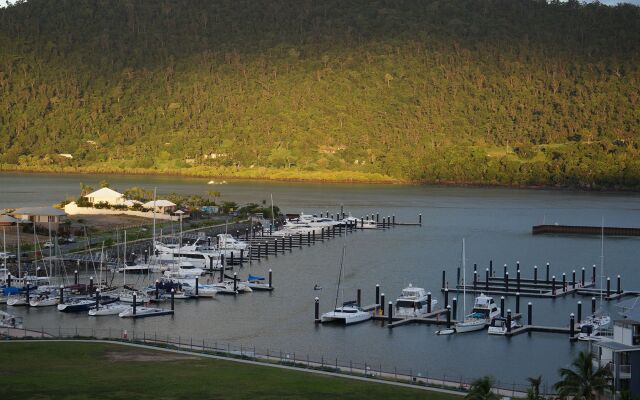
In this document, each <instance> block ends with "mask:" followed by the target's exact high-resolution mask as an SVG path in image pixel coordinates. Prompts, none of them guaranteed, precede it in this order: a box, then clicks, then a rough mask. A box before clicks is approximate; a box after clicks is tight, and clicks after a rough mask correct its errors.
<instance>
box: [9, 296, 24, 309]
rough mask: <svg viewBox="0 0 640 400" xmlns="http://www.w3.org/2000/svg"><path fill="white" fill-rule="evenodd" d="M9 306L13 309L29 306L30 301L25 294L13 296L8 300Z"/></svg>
mask: <svg viewBox="0 0 640 400" xmlns="http://www.w3.org/2000/svg"><path fill="white" fill-rule="evenodd" d="M7 305H8V306H12V307H18V306H28V305H29V301H28V300H27V297H26V295H24V294H19V295H11V296H9V297H8V298H7Z"/></svg>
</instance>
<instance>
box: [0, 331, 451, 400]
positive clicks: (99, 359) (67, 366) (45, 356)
mask: <svg viewBox="0 0 640 400" xmlns="http://www.w3.org/2000/svg"><path fill="white" fill-rule="evenodd" d="M0 355H1V358H0V399H6V400H8V399H155V400H158V399H190V400H191V399H248V398H251V399H338V398H339V399H378V398H380V399H430V400H449V399H451V400H453V399H460V397H457V396H452V395H447V394H442V393H437V392H426V391H423V390H418V389H409V388H403V387H396V386H391V385H384V384H375V383H368V382H360V381H356V380H350V379H341V378H335V377H330V376H323V375H318V374H311V373H305V372H295V371H287V370H282V369H278V368H271V367H262V366H254V365H247V364H240V363H235V362H230V361H221V360H211V359H203V358H196V357H188V356H183V355H175V354H171V353H165V352H160V351H152V350H140V349H134V348H131V347H125V346H119V345H109V344H103V343H46V342H42V343H5V344H2V343H0Z"/></svg>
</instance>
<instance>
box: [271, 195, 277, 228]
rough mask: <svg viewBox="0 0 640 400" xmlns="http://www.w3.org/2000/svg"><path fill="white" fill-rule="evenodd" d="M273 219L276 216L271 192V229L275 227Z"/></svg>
mask: <svg viewBox="0 0 640 400" xmlns="http://www.w3.org/2000/svg"><path fill="white" fill-rule="evenodd" d="M275 219H276V216H275V214H274V213H273V193H271V226H272V227H273V229H275V227H276V224H275Z"/></svg>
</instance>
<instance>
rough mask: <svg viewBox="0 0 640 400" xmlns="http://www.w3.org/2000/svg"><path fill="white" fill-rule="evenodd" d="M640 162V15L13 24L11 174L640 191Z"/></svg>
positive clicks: (254, 2)
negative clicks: (222, 177)
mask: <svg viewBox="0 0 640 400" xmlns="http://www.w3.org/2000/svg"><path fill="white" fill-rule="evenodd" d="M639 145H640V8H638V7H635V6H630V5H624V6H618V7H607V6H603V5H599V4H589V5H580V4H579V3H577V2H575V1H569V2H562V3H560V2H551V3H547V2H544V1H538V0H388V1H385V0H317V1H312V0H215V1H210V0H206V1H205V0H200V1H198V0H154V1H144V0H121V1H117V0H113V1H112V0H108V1H107V0H102V1H101V0H93V1H89V0H73V1H71V0H30V1H27V2H26V3H21V4H17V5H14V6H10V7H8V8H5V9H1V10H0V150H1V151H2V155H1V156H0V163H2V169H23V170H28V169H32V170H42V171H46V170H51V171H54V170H60V171H73V170H83V171H96V172H98V171H99V172H138V173H148V172H151V173H153V172H157V173H166V172H170V173H181V174H187V175H200V176H210V175H225V176H238V177H260V178H277V179H316V180H322V179H327V180H345V181H346V180H360V181H367V180H369V181H390V180H402V181H419V182H429V183H431V182H434V183H435V182H440V183H443V182H451V183H480V184H501V185H558V186H569V187H591V188H627V189H638V188H640V149H639V147H638V146H639ZM61 154H62V155H61ZM70 157H73V158H70Z"/></svg>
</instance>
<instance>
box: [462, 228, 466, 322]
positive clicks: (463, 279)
mask: <svg viewBox="0 0 640 400" xmlns="http://www.w3.org/2000/svg"><path fill="white" fill-rule="evenodd" d="M462 315H463V319H464V317H466V315H467V265H466V262H465V248H464V238H462Z"/></svg>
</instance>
